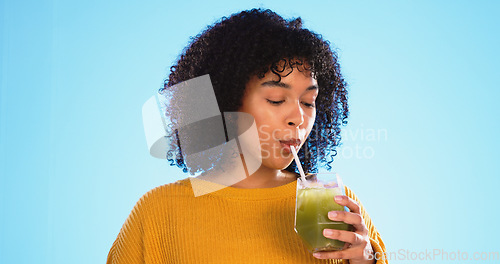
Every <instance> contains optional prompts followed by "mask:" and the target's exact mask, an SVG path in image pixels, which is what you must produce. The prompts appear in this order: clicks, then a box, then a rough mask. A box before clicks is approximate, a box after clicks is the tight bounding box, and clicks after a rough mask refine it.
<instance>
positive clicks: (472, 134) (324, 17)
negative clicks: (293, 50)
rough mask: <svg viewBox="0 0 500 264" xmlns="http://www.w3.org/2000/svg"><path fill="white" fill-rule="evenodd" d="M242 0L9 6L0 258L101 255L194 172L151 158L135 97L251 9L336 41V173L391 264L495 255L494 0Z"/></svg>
mask: <svg viewBox="0 0 500 264" xmlns="http://www.w3.org/2000/svg"><path fill="white" fill-rule="evenodd" d="M240 2H241V1H219V2H218V3H209V1H201V0H200V1H177V2H173V1H97V0H89V1H60V0H52V1H49V0H39V1H14V0H10V1H2V2H1V4H0V8H1V12H0V16H1V20H0V21H1V27H0V29H1V34H0V37H1V41H0V45H1V46H0V50H1V56H2V57H1V62H2V63H1V64H0V67H1V70H0V72H1V76H0V78H1V94H0V95H1V97H0V99H1V108H0V109H1V115H0V118H1V119H0V121H1V123H0V124H1V125H0V133H1V141H0V142H1V143H0V146H1V152H0V155H1V157H0V160H1V164H0V166H1V170H0V173H1V177H0V179H1V181H0V199H1V200H0V201H1V203H0V206H1V207H0V213H1V215H0V263H104V262H105V259H106V256H107V253H108V251H109V248H110V247H111V244H112V242H113V241H114V239H115V238H116V235H117V234H118V231H119V229H120V227H121V225H122V224H123V222H124V221H125V219H126V217H127V216H128V214H129V213H130V210H131V209H132V207H133V206H134V204H135V202H136V201H137V200H138V199H139V198H140V196H141V195H142V194H144V193H145V192H147V191H148V190H150V189H151V188H153V187H155V186H158V185H162V184H165V183H169V182H173V181H176V180H178V179H181V178H184V177H185V176H186V175H182V174H181V172H180V170H178V169H176V168H174V167H170V166H169V165H168V164H167V162H166V161H165V160H158V159H155V158H152V157H151V156H149V154H148V150H147V147H146V141H145V137H144V132H143V127H142V120H141V107H142V105H143V103H144V102H145V101H146V100H147V99H148V98H149V97H150V96H152V95H153V93H154V92H155V91H156V90H157V89H158V88H160V87H161V85H162V80H163V79H164V78H165V77H166V75H167V73H168V69H169V67H170V66H171V65H172V63H173V62H174V61H175V59H176V57H177V55H178V54H179V52H180V51H181V50H182V48H183V47H184V46H185V45H186V44H187V43H188V41H189V39H190V36H194V35H196V34H198V33H199V32H200V30H201V29H203V28H205V27H206V25H208V24H212V23H213V22H215V21H216V20H217V19H218V18H220V17H222V16H228V15H230V14H231V13H234V12H237V11H239V10H242V9H248V8H252V7H266V8H271V9H273V10H275V11H276V12H278V13H279V14H282V15H284V16H286V17H296V16H301V17H302V18H303V21H304V24H305V26H306V27H308V28H310V29H312V30H314V31H317V32H318V33H321V34H323V36H324V37H325V38H326V39H328V40H330V41H331V42H332V43H333V44H334V45H335V47H336V48H338V52H339V55H340V60H341V64H342V66H343V70H344V74H345V76H346V79H347V81H348V82H349V84H350V88H349V89H350V107H351V117H350V120H349V124H348V125H347V126H346V127H345V131H344V145H343V147H342V148H341V149H339V156H338V157H337V159H336V161H335V163H334V164H335V165H334V168H335V170H336V171H337V172H339V173H340V174H341V175H342V176H343V178H344V181H345V182H346V184H348V185H349V186H350V187H351V188H352V189H353V190H355V192H356V193H357V194H358V196H359V197H360V198H361V200H362V201H363V203H364V205H365V207H366V208H367V210H368V212H369V213H370V214H371V217H372V218H373V221H374V223H375V224H376V226H377V228H378V229H379V231H380V233H381V234H382V236H383V239H384V241H385V242H386V244H387V247H388V251H390V252H391V251H392V252H397V253H398V258H399V260H398V259H395V260H394V259H393V261H392V262H391V263H416V262H418V263H420V262H421V261H417V260H414V261H410V260H408V258H412V257H415V254H420V257H422V255H421V253H422V252H424V253H425V251H426V250H427V251H428V252H432V253H439V250H442V252H444V253H447V254H448V256H447V257H446V256H445V255H443V254H441V255H437V256H435V258H434V260H432V259H427V260H426V261H423V262H425V263H445V262H446V261H443V259H444V260H447V259H448V260H449V261H448V262H449V263H452V262H453V263H456V262H459V261H457V260H456V259H455V261H451V260H452V259H451V258H452V257H453V253H455V254H456V253H457V251H460V252H461V256H462V257H463V252H466V253H467V254H468V255H469V257H471V258H472V257H473V254H474V252H476V251H477V252H498V251H499V250H500V249H499V244H498V237H499V236H500V229H499V227H498V224H497V223H498V222H499V220H500V217H499V214H498V212H497V210H498V204H497V202H498V201H499V200H500V194H499V193H500V192H499V191H498V186H499V185H500V180H499V178H500V177H499V176H500V173H499V170H498V163H499V155H498V149H499V147H500V143H499V142H500V141H499V140H498V139H497V136H498V135H499V134H500V126H499V125H498V121H499V118H498V117H499V115H500V107H499V106H498V102H497V101H498V100H499V99H500V96H499V95H500V92H499V88H500V87H499V84H498V82H499V79H498V73H497V71H498V70H499V67H498V64H499V61H500V52H499V49H498V47H499V46H500V37H499V36H500V32H499V31H500V30H499V28H500V25H499V24H500V23H499V21H500V20H499V19H498V12H499V10H500V4H499V2H498V1H474V2H472V1H315V0H311V1H291V0H287V1H273V2H270V1H265V2H266V3H265V4H262V3H263V2H259V1H247V2H246V3H240ZM436 250H437V251H436ZM405 252H406V253H405ZM483 256H484V255H483ZM455 257H457V256H455ZM461 263H463V262H461ZM470 263H494V262H493V261H491V260H490V261H486V260H483V261H470Z"/></svg>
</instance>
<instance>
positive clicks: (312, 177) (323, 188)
mask: <svg viewBox="0 0 500 264" xmlns="http://www.w3.org/2000/svg"><path fill="white" fill-rule="evenodd" d="M336 195H345V190H344V185H343V184H342V180H341V179H340V177H339V176H338V175H337V174H336V173H313V174H306V183H304V182H303V181H302V180H301V179H298V180H297V196H296V200H295V232H297V234H299V236H300V237H301V238H302V241H303V242H304V245H305V246H306V247H307V249H308V250H309V251H310V252H312V253H314V252H319V251H334V250H341V249H342V248H343V247H344V244H345V242H343V241H340V240H336V239H329V238H326V237H325V236H324V235H323V229H325V228H328V229H336V230H349V231H351V230H353V227H352V226H351V225H348V224H346V223H344V222H338V221H331V220H330V219H329V218H328V212H329V211H348V210H349V209H348V208H347V207H345V206H342V205H339V204H337V203H336V202H335V200H334V197H335V196H336Z"/></svg>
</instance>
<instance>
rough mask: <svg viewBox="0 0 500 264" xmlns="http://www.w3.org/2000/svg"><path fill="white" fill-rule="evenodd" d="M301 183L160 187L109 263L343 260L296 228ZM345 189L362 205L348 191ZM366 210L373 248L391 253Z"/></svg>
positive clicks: (142, 205) (132, 220) (145, 200)
mask: <svg viewBox="0 0 500 264" xmlns="http://www.w3.org/2000/svg"><path fill="white" fill-rule="evenodd" d="M296 184H297V182H296V181H294V182H292V183H289V184H286V185H282V186H279V187H274V188H263V189H240V188H232V187H226V188H224V189H222V190H219V191H216V192H212V193H209V194H205V195H202V196H198V197H195V196H194V195H193V190H192V188H191V182H190V180H189V179H184V180H180V181H177V182H175V183H171V184H167V185H163V186H160V187H157V188H155V189H153V190H151V191H149V192H148V193H146V194H145V195H144V196H143V197H142V198H141V199H140V200H139V201H138V202H137V204H136V205H135V207H134V209H133V210H132V213H131V214H130V216H129V217H128V218H127V220H126V221H125V224H124V225H123V227H122V229H121V230H120V233H119V234H118V237H117V238H116V241H115V242H114V243H113V246H112V247H111V250H110V252H109V254H108V259H107V264H139V263H148V264H149V263H151V264H152V263H155V264H159V263H162V264H163V263H176V264H183V263H217V264H223V263H231V264H234V263H262V264H268V263H341V261H337V260H319V259H316V258H314V257H313V256H312V254H311V253H310V252H308V251H307V250H306V248H305V247H304V246H303V245H302V242H301V240H300V238H299V237H298V235H297V234H296V233H295V231H294V215H295V192H296ZM346 194H347V195H348V196H349V197H351V198H353V199H354V200H356V201H358V203H359V200H358V199H357V198H356V196H355V195H354V193H353V192H352V191H351V190H349V189H348V188H346ZM361 208H362V209H361V210H362V214H363V218H364V221H365V224H366V227H367V228H368V230H369V235H370V240H371V243H372V247H373V249H374V251H376V252H385V246H384V243H383V242H382V239H381V238H380V235H379V233H378V232H377V230H376V228H375V226H373V224H372V222H371V220H370V218H369V216H368V214H366V212H365V210H364V209H363V207H361ZM382 263H386V262H384V261H382V260H379V261H378V262H377V264H382Z"/></svg>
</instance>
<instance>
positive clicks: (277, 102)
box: [266, 99, 285, 105]
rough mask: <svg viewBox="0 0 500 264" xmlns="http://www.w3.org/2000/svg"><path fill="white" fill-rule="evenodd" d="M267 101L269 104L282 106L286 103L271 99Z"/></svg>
mask: <svg viewBox="0 0 500 264" xmlns="http://www.w3.org/2000/svg"><path fill="white" fill-rule="evenodd" d="M266 100H267V102H269V103H270V104H272V105H280V104H282V103H283V102H285V100H281V101H273V100H269V99H266Z"/></svg>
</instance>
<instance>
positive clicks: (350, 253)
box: [313, 247, 365, 260]
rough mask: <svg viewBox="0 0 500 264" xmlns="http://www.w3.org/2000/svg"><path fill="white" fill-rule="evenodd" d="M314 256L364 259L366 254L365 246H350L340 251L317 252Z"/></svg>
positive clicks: (318, 257) (319, 257)
mask: <svg viewBox="0 0 500 264" xmlns="http://www.w3.org/2000/svg"><path fill="white" fill-rule="evenodd" d="M313 256H314V257H315V258H317V259H349V260H355V259H363V258H364V256H365V250H364V247H350V248H348V249H343V250H338V251H324V252H316V253H314V254H313Z"/></svg>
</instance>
